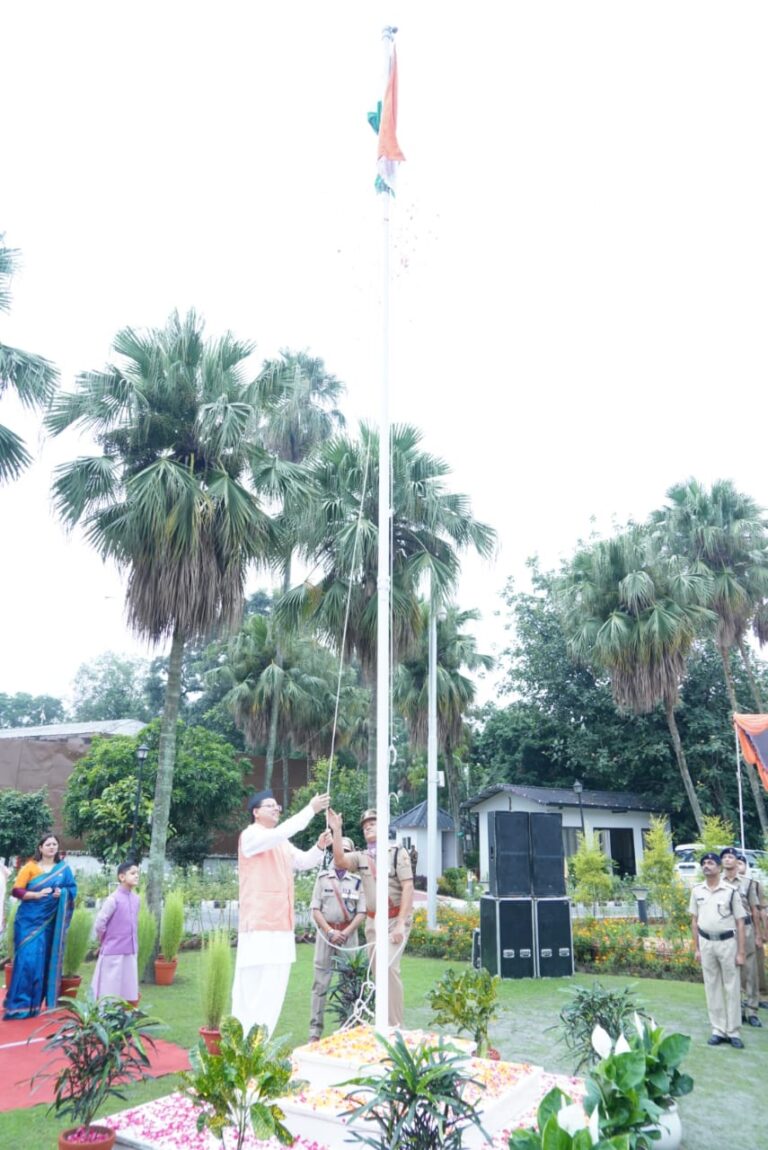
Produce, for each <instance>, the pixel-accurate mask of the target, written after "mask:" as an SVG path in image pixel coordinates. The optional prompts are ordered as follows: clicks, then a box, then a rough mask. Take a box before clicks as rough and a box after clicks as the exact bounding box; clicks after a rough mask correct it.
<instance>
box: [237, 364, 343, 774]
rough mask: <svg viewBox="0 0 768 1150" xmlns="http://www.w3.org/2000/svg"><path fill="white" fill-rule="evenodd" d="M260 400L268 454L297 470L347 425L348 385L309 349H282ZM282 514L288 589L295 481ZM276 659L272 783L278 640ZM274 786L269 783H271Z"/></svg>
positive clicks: (272, 729)
mask: <svg viewBox="0 0 768 1150" xmlns="http://www.w3.org/2000/svg"><path fill="white" fill-rule="evenodd" d="M257 386H258V389H259V398H260V403H261V407H262V410H263V413H264V420H263V425H262V438H263V443H264V447H265V448H266V450H267V451H268V452H271V453H272V454H273V455H276V456H277V457H278V458H279V459H281V460H284V461H286V462H287V463H288V464H292V465H294V466H296V465H299V464H302V463H304V462H305V461H306V460H307V459H308V458H309V457H310V456H312V455H313V454H314V453H315V452H316V451H317V449H318V447H319V446H320V444H322V443H324V442H325V441H326V440H328V439H330V438H331V437H332V436H333V435H334V434H335V433H336V432H337V431H339V430H340V429H341V428H342V427H343V426H344V422H345V421H344V416H343V415H342V413H341V412H340V411H339V409H338V408H337V407H336V403H337V402H338V400H339V399H340V397H341V395H342V393H343V391H344V385H343V384H342V383H341V382H340V381H339V380H338V379H337V378H336V376H335V375H331V373H330V372H328V371H326V369H325V363H324V362H323V360H322V359H320V358H318V357H317V356H310V355H309V354H308V353H307V352H306V351H300V352H292V351H290V350H288V349H285V348H284V349H283V350H281V352H280V356H279V358H277V359H268V360H265V361H264V364H263V365H262V368H261V372H260V373H259V377H258V380H257ZM280 494H281V505H282V515H281V523H282V525H283V527H284V528H287V530H284V532H283V537H284V540H285V543H284V547H283V550H282V554H281V566H282V571H283V591H287V590H288V588H289V587H290V585H291V559H292V556H293V551H294V547H295V538H294V536H293V533H292V531H291V530H290V525H291V524H293V523H295V522H296V519H297V515H298V516H299V517H300V516H301V514H302V511H303V508H302V507H301V506H299V507H298V508H296V507H295V506H294V505H293V503H292V499H293V498H294V497H295V495H297V494H298V495H301V494H302V493H300V492H298V491H297V485H296V484H295V483H293V482H289V483H288V484H286V486H285V487H284V489H283V490H282V491H281V493H280ZM277 639H278V642H277V647H276V650H275V656H274V667H275V675H274V690H273V694H272V704H271V717H270V725H269V731H268V734H267V748H266V759H267V764H266V774H267V778H269V779H271V777H272V771H273V769H274V762H275V751H276V748H277V731H278V725H279V711H280V692H281V685H282V678H281V676H280V675H279V673H278V672H279V670H280V668H281V666H282V662H283V651H282V648H281V645H280V641H279V636H277ZM267 785H269V784H267Z"/></svg>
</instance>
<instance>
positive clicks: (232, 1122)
mask: <svg viewBox="0 0 768 1150" xmlns="http://www.w3.org/2000/svg"><path fill="white" fill-rule="evenodd" d="M284 1046H285V1040H284V1039H281V1040H280V1041H279V1042H270V1041H269V1038H268V1035H267V1029H266V1027H264V1026H259V1025H256V1026H254V1027H252V1029H251V1030H250V1031H249V1032H248V1034H247V1035H245V1034H243V1027H242V1025H241V1023H240V1022H238V1020H237V1019H236V1018H231V1017H228V1018H225V1019H224V1020H223V1022H222V1024H221V1042H220V1044H219V1053H218V1054H209V1052H208V1051H207V1050H206V1048H205V1045H204V1044H203V1043H202V1042H201V1043H200V1045H199V1046H198V1047H197V1048H194V1049H193V1050H191V1051H190V1061H191V1063H192V1070H191V1071H189V1072H187V1073H185V1074H183V1075H182V1080H183V1082H184V1085H185V1091H186V1093H187V1094H188V1095H189V1097H190V1098H191V1099H192V1101H193V1102H194V1104H195V1106H200V1107H202V1109H201V1111H200V1113H199V1114H198V1116H197V1129H198V1130H203V1129H205V1128H207V1129H208V1130H210V1131H211V1132H212V1133H213V1134H214V1135H215V1136H216V1137H217V1138H218V1139H219V1141H221V1142H222V1143H223V1141H224V1131H225V1130H228V1129H230V1128H234V1131H235V1138H236V1141H235V1150H242V1147H243V1143H244V1141H245V1137H246V1134H247V1132H248V1129H249V1127H250V1128H251V1129H252V1130H253V1133H254V1135H255V1137H256V1138H257V1139H263V1140H265V1141H266V1139H268V1138H272V1137H274V1138H277V1139H278V1141H279V1142H281V1143H282V1144H283V1145H284V1146H288V1145H290V1144H291V1143H292V1142H293V1135H292V1134H291V1132H290V1131H289V1130H287V1129H286V1127H285V1126H284V1125H283V1119H284V1118H285V1114H284V1113H283V1111H282V1110H281V1109H280V1107H279V1106H278V1105H277V1104H276V1103H275V1102H274V1099H276V1098H281V1097H284V1096H285V1095H286V1094H290V1093H291V1092H292V1090H295V1089H296V1086H295V1085H294V1084H292V1083H291V1073H292V1067H291V1060H290V1058H284V1057H283V1056H282V1050H283V1047H284Z"/></svg>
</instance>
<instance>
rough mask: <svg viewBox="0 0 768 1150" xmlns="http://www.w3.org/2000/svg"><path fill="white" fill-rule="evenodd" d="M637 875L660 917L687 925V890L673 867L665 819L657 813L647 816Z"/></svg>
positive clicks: (670, 842)
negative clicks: (641, 858) (638, 874)
mask: <svg viewBox="0 0 768 1150" xmlns="http://www.w3.org/2000/svg"><path fill="white" fill-rule="evenodd" d="M640 878H641V880H642V882H643V883H644V884H645V885H646V886H647V887H648V894H649V896H650V901H651V902H652V903H653V904H654V906H657V907H659V909H660V910H661V913H662V915H663V916H664V918H666V919H671V920H672V921H673V922H674V923H675V925H679V924H680V923H681V922H683V921H684V922H685V923H686V925H687V923H688V897H687V896H688V894H689V892H688V891H687V889H686V886H685V884H684V883H683V881H682V879H681V878H680V876H679V874H678V873H677V870H676V859H675V855H674V852H673V850H672V836H671V834H670V833H669V830H668V829H667V822H666V819H663V818H659V817H658V816H657V815H651V826H650V829H649V831H648V834H647V836H646V841H645V850H644V854H643V862H642V864H641V867H640Z"/></svg>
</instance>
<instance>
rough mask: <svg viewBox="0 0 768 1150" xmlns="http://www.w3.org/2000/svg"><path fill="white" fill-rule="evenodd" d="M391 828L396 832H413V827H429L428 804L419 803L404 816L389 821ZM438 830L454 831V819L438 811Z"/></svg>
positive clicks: (444, 812) (404, 813)
mask: <svg viewBox="0 0 768 1150" xmlns="http://www.w3.org/2000/svg"><path fill="white" fill-rule="evenodd" d="M389 825H390V827H394V828H395V829H396V830H405V829H406V828H407V829H408V830H411V829H412V828H413V827H426V825H427V804H426V802H423V803H419V805H418V806H417V807H411V809H410V810H409V811H404V812H403V814H401V815H398V816H397V818H395V819H390V820H389ZM437 829H438V830H439V831H452V830H454V829H455V828H454V825H453V819H452V818H451V816H450V815H449V814H448V813H447V812H446V811H441V810H440V808H439V807H438V809H437Z"/></svg>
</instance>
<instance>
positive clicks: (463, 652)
mask: <svg viewBox="0 0 768 1150" xmlns="http://www.w3.org/2000/svg"><path fill="white" fill-rule="evenodd" d="M419 610H420V614H421V627H420V634H419V641H418V644H417V646H416V647H415V648H414V649H413V651H412V652H411V654H410V655H409V656H408V657H406V658H405V659H404V660H403V661H401V662H400V663H399V665H398V666H397V668H396V670H395V676H394V687H393V701H394V704H395V706H396V707H397V709H398V710H399V711H400V713H401V715H402V716H403V718H404V719H405V721H406V723H407V725H408V730H409V733H410V736H411V739H412V741H413V743H414V744H415V745H416V746H421V747H425V746H426V745H427V734H428V726H429V603H428V602H422V603H421V604H420V606H419ZM479 618H480V612H479V611H459V609H458V607H456V606H455V604H450V605H449V606H448V607H447V608H446V609H445V611H443V612H439V613H438V616H437V623H436V631H437V665H436V674H435V679H436V687H437V741H438V746H439V747H440V748H441V749H442V752H443V756H444V762H445V775H446V781H447V783H448V805H449V807H450V811H451V816H452V817H453V821H454V826H455V827H456V829H457V830H458V829H459V827H460V825H461V801H462V798H463V797H464V796H463V795H462V787H461V778H460V775H459V771H458V767H457V764H456V758H455V755H456V750H457V748H458V747H459V746H460V744H461V741H462V738H463V735H464V733H465V727H464V716H465V715H466V713H467V711H468V710H469V708H470V707H471V706H472V704H473V703H474V701H475V694H476V691H475V684H474V683H473V681H472V679H470V678H469V677H468V676H467V675H465V674H464V673H463V670H464V669H466V670H467V671H479V670H488V669H489V668H490V667H492V666H493V659H492V658H491V656H490V655H482V654H480V652H479V651H478V649H477V641H476V639H475V637H474V635H471V634H469V632H467V631H465V630H464V628H465V627H466V626H467V624H469V623H474V622H476V621H477V620H478V619H479ZM457 842H458V845H459V849H458V863H459V866H461V865H462V863H463V861H464V860H463V849H462V847H463V840H462V839H461V837H458V838H457Z"/></svg>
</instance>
